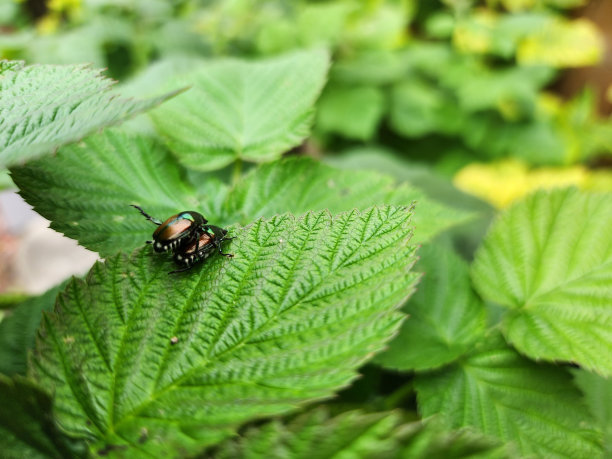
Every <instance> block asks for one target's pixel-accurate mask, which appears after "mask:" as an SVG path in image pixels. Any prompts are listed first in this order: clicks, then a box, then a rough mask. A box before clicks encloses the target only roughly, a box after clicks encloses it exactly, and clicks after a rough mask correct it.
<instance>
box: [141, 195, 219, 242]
mask: <svg viewBox="0 0 612 459" xmlns="http://www.w3.org/2000/svg"><path fill="white" fill-rule="evenodd" d="M131 206H132V207H134V208H136V209H138V211H139V212H140V213H141V214H142V215H143V216H144V217H145V218H146V219H147V220H149V221H150V222H153V223H155V224H156V225H157V229H156V230H155V232H153V240H152V241H147V244H153V250H155V251H156V252H166V251H168V250H170V251H176V250H180V249H181V248H182V247H184V246H186V245H188V244H189V243H190V242H193V241H197V240H198V238H199V237H200V236H201V235H202V234H203V233H206V232H207V225H206V223H208V220H206V218H204V216H203V215H202V214H200V213H198V212H195V211H193V210H187V211H184V212H180V213H178V214H176V215H173V216H172V217H170V218H168V219H167V220H166V221H164V222H162V221H161V220H158V219H157V218H154V217H151V216H150V215H149V214H147V213H146V212H145V211H144V210H142V208H140V207H139V206H136V205H134V204H131Z"/></svg>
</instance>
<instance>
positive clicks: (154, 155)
mask: <svg viewBox="0 0 612 459" xmlns="http://www.w3.org/2000/svg"><path fill="white" fill-rule="evenodd" d="M94 171H95V173H94ZM11 173H12V177H13V180H14V181H15V183H16V184H17V186H18V187H19V189H20V194H21V196H23V198H24V199H25V200H26V201H27V202H28V203H30V204H31V205H32V206H33V207H34V210H36V211H37V212H38V213H39V214H41V215H42V216H43V217H45V218H47V219H49V220H51V228H53V229H54V230H56V231H59V232H61V233H63V234H65V235H66V236H68V237H71V238H73V239H76V240H78V241H79V243H80V244H81V245H82V246H84V247H87V248H88V249H91V250H95V251H96V252H99V253H100V255H101V256H103V257H104V256H107V255H109V254H113V253H116V252H117V251H119V250H131V249H134V248H135V247H139V246H141V245H143V244H144V242H145V241H146V240H147V239H150V238H151V234H152V233H153V230H154V229H155V226H154V225H151V224H150V223H148V222H146V221H145V220H144V219H143V218H142V216H140V215H139V213H138V212H137V211H136V210H135V209H133V208H132V207H130V206H129V204H137V205H140V206H141V207H143V208H144V209H145V210H146V211H147V212H148V213H149V214H151V215H153V216H157V217H159V218H161V219H162V220H165V219H166V218H168V217H170V216H171V215H174V214H176V213H177V212H180V211H182V210H196V211H198V212H202V213H203V214H204V215H206V216H209V215H211V214H212V215H213V217H214V216H215V215H218V212H215V211H214V207H215V203H216V202H218V203H219V204H220V203H221V201H222V199H223V197H224V195H225V187H224V186H223V185H222V184H221V183H220V182H219V181H218V180H215V179H210V180H209V181H207V182H206V183H202V184H201V185H200V186H199V189H196V188H194V187H192V186H190V185H189V184H187V183H186V182H184V180H183V179H182V178H181V170H180V168H179V167H178V166H177V164H176V162H175V161H173V159H172V158H171V157H170V155H169V154H168V152H167V151H166V150H165V149H164V148H162V147H160V146H159V145H157V144H155V143H154V142H152V141H150V140H148V139H146V138H144V137H136V136H129V135H126V134H124V133H121V132H119V131H116V130H112V129H110V130H106V131H104V132H103V133H101V134H98V135H95V136H90V137H87V138H86V139H85V140H84V141H83V142H81V143H79V144H75V145H70V146H67V147H64V148H62V149H61V150H60V151H59V152H58V154H57V155H56V156H55V157H54V158H41V159H40V160H37V161H33V162H31V163H28V165H27V166H25V167H16V168H13V169H12V170H11ZM211 221H214V218H211Z"/></svg>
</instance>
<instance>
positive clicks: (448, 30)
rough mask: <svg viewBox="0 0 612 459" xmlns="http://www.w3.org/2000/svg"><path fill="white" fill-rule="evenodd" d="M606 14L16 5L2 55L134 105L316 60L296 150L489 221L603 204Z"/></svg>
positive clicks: (472, 7)
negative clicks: (190, 74)
mask: <svg viewBox="0 0 612 459" xmlns="http://www.w3.org/2000/svg"><path fill="white" fill-rule="evenodd" d="M610 9H611V6H610V4H609V2H604V1H591V2H587V1H585V0H489V1H486V2H482V1H481V2H476V1H469V0H446V1H418V0H387V1H383V0H378V1H363V2H361V1H360V2H358V1H351V0H335V1H327V2H318V1H295V2H284V1H274V0H272V1H254V0H229V1H227V0H226V1H196V0H175V1H165V0H164V1H162V0H129V1H128V0H49V1H46V2H45V1H42V0H27V1H25V0H17V1H15V0H13V1H9V2H3V6H2V8H1V9H0V23H1V30H2V36H1V37H0V54H1V56H2V57H3V58H7V59H23V60H26V61H27V62H29V63H54V64H68V63H83V62H91V63H92V64H93V65H94V66H95V67H106V68H107V69H108V71H107V73H108V74H109V76H111V77H113V78H116V79H118V80H120V81H122V82H123V81H128V80H130V79H131V78H132V77H134V76H136V78H137V79H136V80H135V81H134V82H133V84H131V85H130V86H129V87H130V88H131V89H132V90H133V92H134V93H135V94H138V93H143V92H146V91H148V88H154V87H155V86H154V85H152V84H151V83H150V81H156V82H159V81H160V80H163V79H164V78H167V77H168V76H169V75H170V74H172V73H176V72H178V71H180V69H184V68H186V67H187V66H189V58H190V57H196V56H197V57H202V56H211V57H212V56H268V55H274V54H279V53H283V52H286V51H289V50H291V49H295V48H308V47H313V46H320V45H323V46H327V47H330V48H331V49H332V50H333V58H334V59H333V62H334V64H333V68H332V69H331V72H330V80H329V82H328V84H327V86H326V88H325V90H324V92H323V94H322V96H321V98H320V100H319V102H318V106H317V118H316V125H315V130H314V135H313V136H312V137H311V138H310V139H309V141H308V142H307V144H306V145H305V146H304V147H303V150H304V151H306V152H308V153H309V154H312V155H316V156H323V157H326V156H330V157H332V156H333V157H334V160H336V161H337V162H338V161H339V162H340V163H341V162H342V160H341V158H342V157H347V158H348V159H347V161H348V162H349V163H350V164H351V166H358V165H359V163H360V162H361V161H364V162H365V163H368V164H369V158H370V157H372V156H373V157H376V156H378V155H379V154H384V155H385V157H387V158H388V159H389V158H390V159H393V160H398V161H399V163H398V167H399V168H396V167H393V168H392V169H391V170H390V171H391V172H393V171H395V172H396V173H398V174H401V173H402V172H401V170H403V169H406V168H407V167H409V165H413V163H418V165H419V166H420V167H421V168H424V169H422V170H427V172H428V173H432V174H439V175H442V176H446V177H448V178H449V179H450V178H452V177H453V176H455V175H456V174H458V175H456V177H455V183H456V185H457V186H458V187H459V188H461V189H463V190H465V191H467V192H473V193H475V194H477V195H478V196H480V197H481V198H482V199H484V200H486V201H489V202H490V203H492V204H494V205H496V206H498V205H500V204H502V203H508V202H509V200H508V198H507V197H504V196H508V195H512V197H518V196H520V195H522V194H524V193H526V192H528V191H530V190H532V189H533V188H534V187H539V186H544V185H546V184H548V185H552V184H559V183H565V184H567V183H573V184H576V185H578V186H582V187H588V188H591V189H602V188H603V189H610V186H611V185H610V182H611V180H610V176H609V172H606V170H607V169H608V166H609V164H610V160H609V158H610V153H611V152H612V122H611V121H610V119H609V114H610V107H611V104H610V100H609V99H610V84H611V81H612V80H611V79H610V78H609V76H610V74H612V73H611V72H612V57H611V54H610V50H609V46H606V43H608V45H609V42H610V40H611V38H610V32H609V31H608V32H607V33H608V35H606V26H611V24H609V22H610V21H611V19H610V18H611V17H612V12H610V11H609V10H610ZM606 12H608V13H609V14H607V15H606ZM593 19H594V20H596V21H600V25H599V26H598V25H597V24H596V23H595V22H594V20H593ZM606 21H607V22H608V24H606ZM608 28H609V27H608ZM154 62H155V63H157V65H156V66H154V67H153V68H150V69H149V70H148V72H147V71H146V70H147V68H148V67H149V66H150V65H151V64H152V63H154ZM578 67H587V68H590V69H591V73H585V72H584V71H582V73H578V71H576V70H574V69H576V68H578ZM142 72H145V73H144V74H143V73H142ZM606 72H607V76H608V79H607V80H605V75H606ZM598 73H599V75H600V76H599V77H598ZM139 74H140V75H141V76H140V78H138V75H139ZM601 75H604V79H602V78H601ZM589 78H590V80H589ZM147 82H149V84H148V85H147ZM584 83H589V84H586V85H585V84H584ZM139 95H140V94H139ZM364 146H367V149H363V147H364ZM383 150H384V151H383ZM510 158H512V161H510V162H508V159H510ZM472 163H482V165H480V166H479V167H474V165H473V164H472ZM487 164H488V165H489V166H487ZM539 166H549V167H548V168H547V169H546V171H545V172H538V171H537V170H535V171H534V170H533V168H535V167H539ZM550 166H553V167H552V168H551V167H550ZM465 167H467V170H462V169H463V168H465ZM502 171H505V172H502ZM387 172H389V171H387ZM500 173H501V174H502V175H500ZM502 176H503V180H504V181H503V186H500V182H499V180H500V178H502ZM534 177H539V178H534ZM544 177H546V178H544ZM3 183H4V186H7V185H6V184H7V180H6V179H3ZM487 183H493V184H496V185H497V186H493V187H491V186H488V185H487ZM509 189H511V190H513V191H512V192H510V193H509V192H508V190H509ZM519 190H520V191H519Z"/></svg>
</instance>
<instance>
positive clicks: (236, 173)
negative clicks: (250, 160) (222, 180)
mask: <svg viewBox="0 0 612 459" xmlns="http://www.w3.org/2000/svg"><path fill="white" fill-rule="evenodd" d="M240 177H242V159H240V158H238V159H236V161H235V162H234V170H233V172H232V185H236V184H237V183H238V182H239V181H240Z"/></svg>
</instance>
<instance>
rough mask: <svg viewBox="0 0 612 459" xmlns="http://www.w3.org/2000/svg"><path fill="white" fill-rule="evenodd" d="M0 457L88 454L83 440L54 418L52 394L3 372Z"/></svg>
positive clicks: (55, 456) (0, 399) (0, 397)
mask: <svg viewBox="0 0 612 459" xmlns="http://www.w3.org/2000/svg"><path fill="white" fill-rule="evenodd" d="M0 406H1V407H2V409H0V456H2V457H3V458H7V459H12V458H22V457H27V458H41V459H43V458H54V459H62V458H66V457H69V458H77V457H87V454H86V446H85V444H84V442H82V441H81V440H77V439H74V438H72V437H70V436H68V435H65V434H64V433H63V432H62V431H61V429H60V428H59V427H58V426H57V424H56V423H55V421H54V419H53V413H52V402H51V397H50V396H49V395H48V394H46V393H45V392H43V391H42V390H41V389H40V388H39V387H37V386H36V385H35V384H33V383H32V381H29V380H27V379H25V378H22V377H19V376H17V377H15V378H12V379H11V378H8V377H6V376H4V375H2V374H0Z"/></svg>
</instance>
